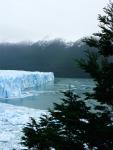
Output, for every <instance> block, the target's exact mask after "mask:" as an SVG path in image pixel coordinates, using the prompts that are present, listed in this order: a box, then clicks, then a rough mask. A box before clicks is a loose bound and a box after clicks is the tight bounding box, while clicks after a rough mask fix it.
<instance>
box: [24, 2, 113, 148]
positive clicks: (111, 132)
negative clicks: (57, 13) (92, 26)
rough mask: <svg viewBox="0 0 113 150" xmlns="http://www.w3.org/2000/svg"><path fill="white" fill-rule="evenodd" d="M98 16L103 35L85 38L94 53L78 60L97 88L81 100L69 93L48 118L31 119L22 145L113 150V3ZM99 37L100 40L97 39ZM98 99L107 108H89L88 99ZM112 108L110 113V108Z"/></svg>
mask: <svg viewBox="0 0 113 150" xmlns="http://www.w3.org/2000/svg"><path fill="white" fill-rule="evenodd" d="M104 12H105V14H106V15H105V16H101V15H99V18H98V19H99V22H100V25H99V26H100V28H101V32H100V33H96V34H94V36H91V37H89V38H85V39H84V42H86V43H87V44H88V45H89V46H90V47H95V48H97V51H95V52H89V51H88V52H86V58H87V59H81V60H79V61H78V63H79V65H80V67H81V68H82V69H83V70H85V71H86V72H87V73H89V74H90V75H91V77H92V78H93V79H94V81H95V83H96V86H95V88H94V90H93V93H89V92H87V93H86V99H85V100H84V99H81V98H80V97H78V96H77V95H76V94H74V91H71V90H69V91H66V92H63V93H64V96H65V97H64V98H63V99H62V103H61V104H56V103H55V104H54V109H53V110H49V114H48V115H44V116H42V117H41V118H40V122H36V121H35V120H34V119H33V118H31V123H28V124H27V125H26V126H25V127H24V128H23V133H24V136H23V137H22V144H24V145H25V146H27V147H28V148H29V149H30V148H34V149H35V148H36V149H37V150H49V149H51V148H55V150H85V149H89V150H90V149H91V150H94V149H98V150H113V117H112V116H113V115H112V114H113V113H112V108H113V62H111V61H109V56H112V55H113V45H112V43H113V3H111V2H110V3H109V5H108V6H107V7H106V8H104ZM96 37H98V38H96ZM89 99H96V100H97V101H98V102H101V103H104V104H106V103H107V104H108V106H102V105H100V106H98V105H97V106H96V107H95V111H94V112H92V109H91V108H90V107H88V106H87V100H89ZM109 108H111V110H110V109H109Z"/></svg>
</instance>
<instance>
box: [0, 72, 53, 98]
mask: <svg viewBox="0 0 113 150" xmlns="http://www.w3.org/2000/svg"><path fill="white" fill-rule="evenodd" d="M53 81H54V74H53V73H52V72H38V71H35V72H31V71H16V70H0V97H1V98H11V97H20V96H21V94H22V91H24V90H25V89H27V88H34V87H40V86H41V85H43V84H47V83H48V82H53Z"/></svg>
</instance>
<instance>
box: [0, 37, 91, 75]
mask: <svg viewBox="0 0 113 150" xmlns="http://www.w3.org/2000/svg"><path fill="white" fill-rule="evenodd" d="M86 49H88V47H87V46H86V45H85V44H84V43H82V42H81V41H77V42H70V43H66V42H64V41H62V40H59V39H58V40H52V41H38V42H35V43H0V70H30V71H44V72H45V71H46V72H48V71H52V72H54V74H55V76H56V77H87V75H86V74H85V73H84V72H83V71H82V70H81V69H80V68H79V67H78V66H77V65H76V63H75V59H79V58H81V57H83V56H84V50H86Z"/></svg>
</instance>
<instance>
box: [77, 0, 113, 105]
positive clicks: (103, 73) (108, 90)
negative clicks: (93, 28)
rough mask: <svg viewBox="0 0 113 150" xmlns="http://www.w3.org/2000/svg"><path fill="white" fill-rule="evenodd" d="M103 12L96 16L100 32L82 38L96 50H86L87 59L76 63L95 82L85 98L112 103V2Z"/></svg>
mask: <svg viewBox="0 0 113 150" xmlns="http://www.w3.org/2000/svg"><path fill="white" fill-rule="evenodd" d="M104 12H105V14H106V15H105V16H101V15H99V18H98V20H99V22H100V25H99V27H100V29H101V30H100V32H99V33H95V34H93V35H94V36H91V37H89V38H85V39H83V41H84V42H85V43H87V45H89V46H90V47H95V48H97V52H89V51H87V53H86V57H87V59H81V60H79V61H78V63H79V65H80V67H81V68H82V69H83V70H85V71H86V72H87V73H89V74H90V76H91V77H92V78H93V79H94V80H95V82H96V87H95V88H94V93H87V94H86V95H87V98H88V99H89V98H91V99H92V98H94V99H97V100H98V101H100V102H102V103H107V104H110V105H113V62H112V61H110V58H109V56H112V55H113V3H111V2H110V3H109V4H108V5H107V7H105V8H104Z"/></svg>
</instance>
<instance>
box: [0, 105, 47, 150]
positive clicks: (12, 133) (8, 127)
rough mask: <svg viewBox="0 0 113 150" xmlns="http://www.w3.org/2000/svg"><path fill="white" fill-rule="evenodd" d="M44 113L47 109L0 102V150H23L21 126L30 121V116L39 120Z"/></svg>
mask: <svg viewBox="0 0 113 150" xmlns="http://www.w3.org/2000/svg"><path fill="white" fill-rule="evenodd" d="M45 114H48V111H47V110H38V109H32V108H27V107H22V106H13V105H10V104H5V103H0V150H13V149H15V150H25V149H26V147H24V146H23V145H21V144H20V142H21V137H22V136H23V132H22V129H23V127H25V125H26V124H27V123H28V122H30V117H33V118H35V119H36V120H37V121H39V120H40V116H42V115H45Z"/></svg>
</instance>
